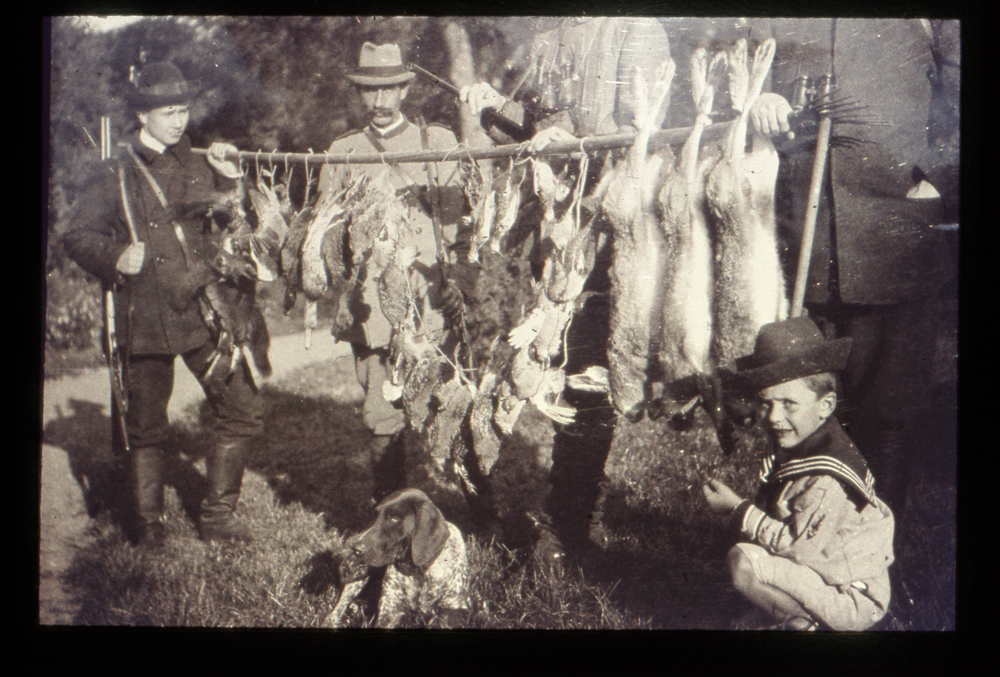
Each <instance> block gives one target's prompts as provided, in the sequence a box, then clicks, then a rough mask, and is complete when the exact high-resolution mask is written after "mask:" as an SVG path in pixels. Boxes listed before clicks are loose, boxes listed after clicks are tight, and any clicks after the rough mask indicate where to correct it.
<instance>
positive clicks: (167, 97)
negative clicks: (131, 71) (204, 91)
mask: <svg viewBox="0 0 1000 677" xmlns="http://www.w3.org/2000/svg"><path fill="white" fill-rule="evenodd" d="M199 84H200V83H198V82H189V81H187V80H185V79H184V75H183V74H182V73H181V71H180V69H178V68H177V66H175V65H173V64H172V63H170V62H168V61H164V62H160V63H151V64H149V65H147V66H145V67H143V69H142V71H141V72H140V73H139V74H138V77H137V78H136V81H135V87H134V88H133V89H131V90H129V93H128V100H129V103H131V104H132V106H134V107H135V108H137V109H139V110H140V111H150V110H155V109H157V108H162V107H163V106H177V105H180V104H186V103H190V101H191V99H193V98H194V97H195V95H196V94H197V93H198V86H199Z"/></svg>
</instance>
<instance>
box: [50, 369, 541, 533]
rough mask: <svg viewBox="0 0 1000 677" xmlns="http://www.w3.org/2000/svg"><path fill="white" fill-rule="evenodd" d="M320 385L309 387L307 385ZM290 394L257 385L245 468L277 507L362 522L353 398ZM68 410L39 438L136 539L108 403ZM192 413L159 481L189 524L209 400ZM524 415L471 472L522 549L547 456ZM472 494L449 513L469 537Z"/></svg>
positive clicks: (359, 438) (359, 428)
mask: <svg viewBox="0 0 1000 677" xmlns="http://www.w3.org/2000/svg"><path fill="white" fill-rule="evenodd" d="M313 371H315V370H313ZM352 371H353V370H352ZM313 376H314V380H315V381H316V382H317V383H323V382H328V381H330V380H331V379H333V380H334V382H335V381H336V379H337V378H341V377H343V376H344V375H343V374H340V373H339V371H337V370H335V372H331V374H329V375H327V374H325V373H324V374H313ZM327 376H329V378H327ZM350 377H351V378H353V373H351V374H350ZM319 389H320V387H318V386H317V387H312V386H310V390H319ZM296 391H301V389H300V388H296V387H294V386H293V387H290V388H289V389H288V390H286V389H284V388H281V389H279V388H278V387H272V386H265V388H264V389H263V391H262V397H263V401H264V420H265V430H264V434H263V435H262V436H261V437H260V438H258V439H257V440H255V441H254V442H253V444H252V447H251V455H250V459H249V461H248V470H249V471H253V472H255V473H258V474H260V475H261V476H262V477H264V479H265V480H266V481H267V483H268V485H269V486H270V488H271V489H272V491H273V492H274V495H275V497H276V499H277V501H278V503H279V504H280V505H288V504H291V503H299V504H301V505H302V506H303V507H304V508H305V509H307V510H309V511H310V512H314V513H316V514H321V515H322V516H323V520H324V523H325V526H326V527H327V528H336V529H338V530H339V531H340V532H342V533H344V532H349V531H355V530H360V529H363V528H365V527H367V526H368V524H369V523H370V521H371V520H372V519H373V518H374V512H373V510H372V508H373V507H374V503H373V500H372V496H373V477H374V476H373V473H374V472H378V471H379V470H378V469H373V468H372V465H371V459H370V456H369V451H368V449H369V441H370V439H371V433H370V432H369V431H368V430H367V429H366V428H365V427H364V424H363V422H362V420H361V416H360V413H359V411H358V403H356V402H352V401H347V402H345V401H338V400H337V399H334V398H332V397H328V396H325V395H319V396H306V395H303V394H301V392H296ZM70 408H71V411H70V412H69V414H68V415H63V416H61V417H60V418H58V419H56V420H54V421H51V422H50V423H49V424H48V425H46V426H45V428H44V430H43V440H44V442H45V443H46V444H51V445H55V446H58V447H61V448H63V449H64V450H65V451H66V452H67V455H68V457H69V462H70V467H71V470H72V473H73V477H74V479H75V480H76V481H77V483H78V484H79V485H80V488H81V491H82V493H83V496H84V500H85V503H86V506H87V511H88V514H89V515H90V516H91V517H96V516H98V515H100V514H102V513H107V514H108V515H109V516H110V517H111V519H112V521H113V523H115V524H116V525H117V526H118V527H120V528H121V529H123V531H124V533H125V535H126V537H127V538H129V539H130V540H134V538H135V536H136V534H135V529H134V525H133V524H132V513H133V504H132V501H133V498H132V492H131V490H130V489H126V488H127V487H130V486H131V480H130V478H129V474H130V473H129V463H128V458H127V456H125V455H122V456H116V455H115V454H114V453H113V452H112V450H111V420H110V418H109V417H108V414H107V407H104V406H101V405H98V404H94V403H91V402H86V401H81V400H70ZM539 416H540V415H539ZM194 418H195V420H194V422H190V421H181V422H178V423H172V424H171V425H170V428H169V432H168V435H169V437H168V440H167V442H166V443H165V444H164V445H163V448H164V449H165V451H166V454H165V468H164V482H165V485H166V486H167V487H172V488H173V489H174V490H175V491H176V493H177V496H178V498H179V499H180V502H181V504H182V506H183V509H184V512H185V514H186V515H187V517H188V518H189V519H190V520H191V521H192V522H196V521H197V518H198V515H199V512H200V504H201V501H202V498H203V497H204V495H205V491H206V484H205V480H204V465H203V459H204V458H205V457H206V456H207V455H208V454H209V453H210V451H211V446H212V444H213V441H212V439H213V435H212V434H211V426H212V420H213V414H212V411H211V408H210V406H209V405H208V404H207V403H206V402H202V403H201V405H200V408H199V409H198V411H197V412H196V415H195V417H194ZM525 419H526V425H525V426H524V427H523V429H522V430H521V431H519V432H518V433H516V434H515V435H514V436H513V437H512V438H511V439H510V440H508V441H505V443H504V448H503V450H502V451H501V454H500V459H499V460H498V462H497V464H496V465H495V466H494V469H493V472H492V473H491V477H490V478H489V480H485V479H483V478H482V477H481V476H478V477H477V476H476V474H475V473H473V479H474V481H476V482H477V483H479V484H480V486H485V485H486V484H488V485H489V486H488V487H487V489H488V491H487V492H482V493H488V494H490V496H491V500H493V501H495V502H496V505H494V506H491V507H490V510H492V511H493V514H496V515H497V519H499V520H501V521H502V522H503V527H502V529H503V531H504V532H507V533H509V534H510V536H511V538H512V540H513V542H515V543H516V544H521V545H523V544H526V543H528V542H530V540H531V539H532V537H533V531H532V530H531V528H530V526H529V522H528V519H527V518H526V516H525V515H526V513H527V512H529V511H531V510H533V509H536V508H537V504H538V502H539V501H540V496H541V494H542V492H543V489H544V484H545V480H546V468H545V459H544V455H545V453H544V450H542V451H540V450H539V447H544V446H545V444H546V439H547V438H546V435H545V433H544V431H539V430H537V429H539V428H540V427H541V425H540V424H539V422H538V421H535V420H533V419H532V418H531V415H526V416H525ZM199 462H201V463H199ZM470 499H471V500H470V501H469V508H470V509H471V510H468V511H466V513H465V514H457V513H458V511H457V510H456V511H453V514H449V515H446V516H447V517H448V519H450V520H453V521H456V523H459V524H460V526H461V527H462V528H463V530H464V531H466V532H467V533H475V532H476V531H477V530H481V529H482V528H486V526H487V525H485V522H488V521H489V520H488V519H486V520H484V519H477V518H481V517H482V514H478V515H477V514H476V513H477V512H479V513H482V512H483V508H482V506H481V505H479V504H480V503H482V501H480V500H479V497H475V496H474V497H470ZM461 509H463V510H464V506H462V508H461ZM470 513H471V514H470Z"/></svg>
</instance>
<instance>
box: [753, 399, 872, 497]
mask: <svg viewBox="0 0 1000 677" xmlns="http://www.w3.org/2000/svg"><path fill="white" fill-rule="evenodd" d="M799 475H831V476H833V477H834V478H836V479H838V480H840V481H842V482H844V484H845V485H846V486H848V487H850V488H851V489H853V490H854V491H855V492H857V494H858V495H859V496H860V497H861V498H862V499H864V500H865V501H867V502H869V503H871V504H872V505H875V479H874V477H872V474H871V471H870V470H869V469H868V465H867V463H865V459H864V457H863V456H862V455H861V453H860V452H859V451H858V448H857V447H855V446H854V443H853V442H851V439H850V438H849V437H848V436H847V433H845V432H844V431H843V429H842V428H841V427H840V422H839V421H838V420H837V418H836V417H835V416H831V417H830V418H828V419H827V420H826V421H825V422H824V423H823V425H821V426H820V427H819V428H817V429H816V431H815V432H813V434H812V435H810V436H809V437H807V438H806V439H804V440H802V442H800V443H799V444H797V445H795V446H794V447H791V448H790V449H780V448H779V449H776V450H774V451H772V452H770V453H769V454H768V455H767V456H765V457H764V462H763V466H762V468H761V473H760V477H761V479H762V480H764V481H765V482H768V483H780V482H784V481H787V480H790V479H792V478H794V477H798V476H799Z"/></svg>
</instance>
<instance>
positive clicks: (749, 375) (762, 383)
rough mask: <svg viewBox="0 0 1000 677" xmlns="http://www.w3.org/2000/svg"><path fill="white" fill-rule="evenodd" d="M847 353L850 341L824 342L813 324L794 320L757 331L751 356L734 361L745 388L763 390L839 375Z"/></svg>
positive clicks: (772, 324) (849, 348) (797, 318)
mask: <svg viewBox="0 0 1000 677" xmlns="http://www.w3.org/2000/svg"><path fill="white" fill-rule="evenodd" d="M850 352H851V339H850V338H839V339H833V340H831V341H827V340H826V339H825V338H824V337H823V334H822V332H820V330H819V327H817V326H816V323H814V322H813V321H812V320H810V319H809V318H807V317H795V318H791V319H788V320H783V321H781V322H772V323H771V324H765V325H764V326H763V327H761V328H760V331H759V332H757V341H756V343H755V344H754V347H753V354H752V355H747V356H746V357H742V358H739V359H737V360H736V369H737V376H738V377H739V380H740V381H742V382H743V383H744V384H745V385H747V386H748V387H752V388H753V389H754V390H763V389H764V388H770V387H771V386H776V385H779V384H781V383H786V382H788V381H794V380H795V379H797V378H804V377H806V376H813V375H815V374H823V373H826V372H836V371H841V370H842V369H843V368H844V367H845V366H846V365H847V356H848V355H849V354H850Z"/></svg>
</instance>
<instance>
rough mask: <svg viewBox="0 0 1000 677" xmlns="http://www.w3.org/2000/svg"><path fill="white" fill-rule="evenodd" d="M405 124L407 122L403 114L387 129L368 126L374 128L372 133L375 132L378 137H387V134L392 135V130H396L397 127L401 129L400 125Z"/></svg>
mask: <svg viewBox="0 0 1000 677" xmlns="http://www.w3.org/2000/svg"><path fill="white" fill-rule="evenodd" d="M404 122H406V116H405V115H403V114H402V113H400V114H399V117H397V118H396V120H395V122H393V123H392V124H390V125H389V126H387V127H376V126H375V125H373V124H370V123H369V125H368V126H369V127H371V128H372V131H374V132H375V134H376V135H378V136H386V135H387V134H390V133H392V130H394V129H396V128H397V127H399V126H400V125H402V124H403V123H404Z"/></svg>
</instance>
